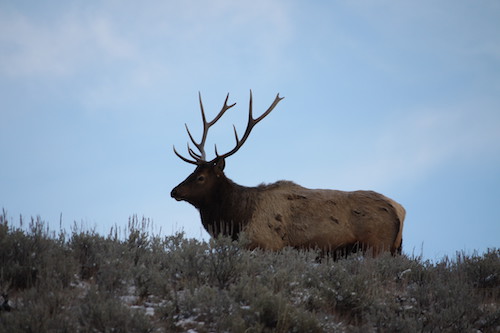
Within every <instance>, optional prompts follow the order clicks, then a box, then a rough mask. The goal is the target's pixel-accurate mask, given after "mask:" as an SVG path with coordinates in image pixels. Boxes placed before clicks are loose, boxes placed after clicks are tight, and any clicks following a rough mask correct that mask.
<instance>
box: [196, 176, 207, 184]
mask: <svg viewBox="0 0 500 333" xmlns="http://www.w3.org/2000/svg"><path fill="white" fill-rule="evenodd" d="M196 180H197V181H198V182H200V183H201V182H203V181H204V180H205V176H198V178H196Z"/></svg>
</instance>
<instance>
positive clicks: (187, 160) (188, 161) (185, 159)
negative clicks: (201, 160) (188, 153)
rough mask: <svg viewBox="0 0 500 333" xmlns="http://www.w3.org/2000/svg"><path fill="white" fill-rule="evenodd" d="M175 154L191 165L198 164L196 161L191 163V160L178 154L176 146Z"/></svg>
mask: <svg viewBox="0 0 500 333" xmlns="http://www.w3.org/2000/svg"><path fill="white" fill-rule="evenodd" d="M174 153H175V155H177V156H178V157H179V158H180V159H181V160H183V161H184V162H187V163H190V164H195V165H196V164H198V163H197V162H196V161H191V160H190V159H187V158H185V157H184V156H182V155H181V154H179V153H178V152H177V150H176V149H175V145H174Z"/></svg>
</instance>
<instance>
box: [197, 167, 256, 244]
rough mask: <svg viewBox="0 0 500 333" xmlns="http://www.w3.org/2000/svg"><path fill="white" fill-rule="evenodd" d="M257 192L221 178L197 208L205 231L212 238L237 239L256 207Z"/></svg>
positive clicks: (252, 188)
mask: <svg viewBox="0 0 500 333" xmlns="http://www.w3.org/2000/svg"><path fill="white" fill-rule="evenodd" d="M256 198H257V190H256V188H254V187H246V186H242V185H238V184H236V183H235V182H233V181H232V180H231V179H229V178H227V177H225V176H223V177H221V179H220V182H219V184H218V186H217V190H216V191H215V192H214V193H213V195H212V196H211V197H210V199H209V200H207V201H206V202H205V203H204V204H202V205H200V206H199V207H198V209H199V211H200V215H201V220H202V223H203V226H204V227H205V229H206V230H207V231H208V233H210V234H211V235H212V236H215V237H217V236H219V235H221V234H222V235H224V236H231V237H232V238H233V239H237V238H238V234H239V232H240V231H241V229H242V228H243V227H244V226H245V225H246V224H247V223H248V221H249V220H250V218H251V217H252V215H253V212H254V210H255V206H256Z"/></svg>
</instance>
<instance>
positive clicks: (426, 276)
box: [0, 212, 500, 332]
mask: <svg viewBox="0 0 500 333" xmlns="http://www.w3.org/2000/svg"><path fill="white" fill-rule="evenodd" d="M149 227H150V222H149V221H148V220H146V219H143V220H141V221H139V220H138V219H137V218H135V217H134V218H131V219H130V221H129V224H128V227H127V230H126V232H124V235H123V236H121V237H120V236H119V232H117V230H116V228H115V229H114V230H112V231H111V232H110V234H109V235H108V236H102V235H99V234H96V233H95V232H94V231H91V230H90V231H89V230H79V229H78V228H77V227H75V228H73V229H72V230H71V232H70V233H67V232H66V231H64V230H61V231H59V232H58V233H55V232H52V231H50V230H48V228H47V226H46V223H44V222H43V221H41V220H40V219H39V218H37V219H31V221H30V222H29V223H28V226H25V227H23V228H22V229H21V228H20V227H13V226H12V225H11V224H10V223H9V221H8V219H7V216H6V213H5V212H4V213H3V215H1V216H0V262H1V266H0V291H1V293H2V298H3V299H2V298H0V304H1V305H0V331H1V332H48V331H51V332H77V331H78V332H172V331H173V332H185V331H189V330H191V332H194V331H196V332H332V331H340V332H358V331H359V332H375V331H376V332H396V331H398V332H478V331H481V332H500V307H499V303H500V302H499V301H500V250H498V249H491V250H489V251H488V252H486V253H483V254H475V255H465V254H463V253H458V254H457V256H456V257H454V258H444V259H442V260H441V261H439V262H437V263H432V262H429V261H423V260H422V259H421V258H419V257H415V256H412V257H409V256H406V255H402V256H397V257H391V256H389V255H385V256H381V257H379V258H376V259H371V258H364V257H359V256H352V257H349V258H347V259H343V260H339V261H336V262H332V261H328V260H323V261H322V262H318V261H317V260H316V258H317V253H316V252H314V251H309V252H299V251H296V250H292V249H285V250H283V251H281V252H277V253H271V252H263V251H246V250H243V249H242V246H241V245H242V244H241V242H240V243H237V242H232V241H231V240H229V239H219V240H212V241H210V242H200V241H197V240H194V239H186V238H185V237H184V236H183V235H182V234H176V235H173V236H167V237H160V236H155V235H151V233H150V232H148V230H149V229H150V228H149ZM242 242H244V241H242ZM7 310H10V311H7Z"/></svg>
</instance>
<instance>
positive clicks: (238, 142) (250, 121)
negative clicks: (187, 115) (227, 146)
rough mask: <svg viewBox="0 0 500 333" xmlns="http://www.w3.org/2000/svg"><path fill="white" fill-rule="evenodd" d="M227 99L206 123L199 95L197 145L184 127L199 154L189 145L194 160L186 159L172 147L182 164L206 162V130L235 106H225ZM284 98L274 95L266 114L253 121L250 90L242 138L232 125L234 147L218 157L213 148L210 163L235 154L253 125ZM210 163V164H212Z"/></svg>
mask: <svg viewBox="0 0 500 333" xmlns="http://www.w3.org/2000/svg"><path fill="white" fill-rule="evenodd" d="M228 98H229V94H227V96H226V100H225V101H224V106H223V107H222V109H221V111H220V112H219V114H218V115H217V116H216V117H215V118H214V119H213V120H212V121H209V122H207V120H206V117H205V111H204V110H203V103H202V102H201V94H199V99H200V108H201V116H202V119H203V135H202V137H201V141H200V142H199V143H197V142H196V141H195V140H194V139H193V136H192V135H191V132H189V128H188V127H187V125H186V130H187V132H188V135H189V138H190V139H191V142H192V143H193V144H194V145H195V146H196V148H197V149H198V150H199V152H200V153H199V154H198V153H196V152H194V151H193V150H192V149H191V148H190V147H189V143H188V145H187V148H188V153H189V155H190V156H191V157H192V158H193V159H194V160H190V159H188V158H185V157H184V156H182V155H181V154H179V153H178V152H177V150H175V146H174V153H175V154H176V155H177V156H178V157H179V158H180V159H182V160H183V161H184V162H187V163H191V164H195V165H199V164H201V163H202V162H207V160H206V153H205V141H206V139H207V134H208V130H209V128H210V127H211V126H212V125H213V124H215V123H216V122H217V121H218V120H219V119H220V117H222V115H223V114H224V112H226V111H227V110H228V109H230V108H232V107H233V106H234V105H236V103H234V104H231V105H227V100H228ZM283 98H284V97H280V96H279V94H277V95H276V98H275V99H274V102H273V103H272V104H271V106H270V107H269V108H268V109H267V110H266V112H264V113H263V114H262V115H261V116H260V117H258V118H256V119H254V118H253V115H252V90H250V103H249V115H248V124H247V128H246V130H245V133H244V134H243V137H242V138H241V140H240V139H239V137H238V132H236V127H235V126H234V125H233V129H234V136H235V138H236V146H235V147H234V148H233V149H232V150H230V151H229V152H227V153H225V154H222V155H219V153H218V152H217V146H215V155H216V157H215V158H214V159H213V160H212V161H215V160H217V159H221V158H222V159H224V158H226V157H229V156H231V155H233V154H234V153H236V152H237V151H238V150H239V149H240V148H241V147H242V146H243V144H244V143H245V141H246V140H247V139H248V136H249V135H250V132H251V131H252V129H253V127H254V126H255V125H257V123H258V122H259V121H261V120H262V119H264V118H265V117H266V116H267V115H268V114H269V113H271V111H272V110H273V109H274V108H275V107H276V105H278V103H279V102H280V101H281V100H282V99H283ZM212 161H211V162H212Z"/></svg>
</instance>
